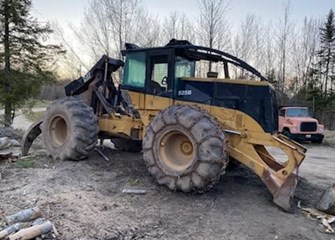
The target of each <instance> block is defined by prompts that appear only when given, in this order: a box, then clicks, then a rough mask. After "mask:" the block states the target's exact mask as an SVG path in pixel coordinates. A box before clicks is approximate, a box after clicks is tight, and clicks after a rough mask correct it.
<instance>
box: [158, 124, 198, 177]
mask: <svg viewBox="0 0 335 240" xmlns="http://www.w3.org/2000/svg"><path fill="white" fill-rule="evenodd" d="M158 144H159V145H158V146H159V151H158V155H159V156H158V157H159V160H160V162H161V163H162V164H163V166H164V168H166V169H167V170H168V171H171V172H172V173H185V172H187V171H188V169H189V168H190V166H192V164H193V163H194V159H195V152H194V150H193V149H194V147H193V143H192V141H191V138H190V137H189V136H188V135H187V134H186V133H185V132H183V131H180V130H172V131H168V132H166V133H164V134H163V135H162V137H161V138H160V139H159V142H158Z"/></svg>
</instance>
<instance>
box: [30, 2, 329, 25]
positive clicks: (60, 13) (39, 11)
mask: <svg viewBox="0 0 335 240" xmlns="http://www.w3.org/2000/svg"><path fill="white" fill-rule="evenodd" d="M32 2H33V14H34V15H35V16H36V17H37V18H38V19H40V20H42V21H57V22H59V23H60V24H61V25H63V26H64V25H67V24H68V23H71V24H75V25H76V24H79V23H80V20H81V18H82V16H83V12H84V10H85V8H88V2H89V0H32ZM284 2H285V1H284V0H231V9H230V11H229V12H228V18H229V19H230V20H231V25H232V26H233V27H234V28H237V27H238V26H239V24H240V22H241V21H242V19H244V17H245V16H246V15H247V14H249V13H253V14H255V15H256V16H258V17H261V19H262V20H263V21H269V20H272V21H273V22H275V21H277V20H278V19H279V17H280V16H281V14H282V11H283V5H284ZM143 4H144V6H146V8H147V9H148V10H149V12H151V13H152V14H154V15H157V16H159V17H162V18H164V17H165V16H167V15H168V14H169V13H170V12H172V11H182V12H184V13H186V14H187V15H188V16H189V17H190V18H195V16H197V14H198V13H199V11H198V7H197V0H143ZM331 8H333V9H334V10H335V0H291V14H292V15H291V17H292V20H293V22H302V20H303V19H304V17H305V16H314V17H317V18H324V17H325V16H326V14H327V13H328V12H329V10H330V9H331Z"/></svg>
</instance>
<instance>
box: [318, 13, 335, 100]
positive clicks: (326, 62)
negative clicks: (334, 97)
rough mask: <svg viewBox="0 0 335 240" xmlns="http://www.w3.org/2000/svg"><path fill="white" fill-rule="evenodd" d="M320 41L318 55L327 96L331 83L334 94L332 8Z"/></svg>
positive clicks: (334, 48) (334, 17)
mask: <svg viewBox="0 0 335 240" xmlns="http://www.w3.org/2000/svg"><path fill="white" fill-rule="evenodd" d="M320 43H321V49H320V51H319V53H318V55H319V58H320V65H321V70H322V75H323V82H322V85H323V93H324V95H325V97H327V91H328V88H329V84H330V94H332V91H333V79H334V74H335V73H334V70H335V16H334V11H333V10H332V9H331V10H330V11H329V14H328V15H327V20H326V22H325V23H324V26H323V27H322V28H320ZM329 81H330V82H329Z"/></svg>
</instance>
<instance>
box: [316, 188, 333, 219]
mask: <svg viewBox="0 0 335 240" xmlns="http://www.w3.org/2000/svg"><path fill="white" fill-rule="evenodd" d="M316 207H317V209H318V210H320V211H322V212H325V213H328V214H331V215H335V184H333V185H332V186H331V187H330V188H328V189H327V190H326V191H325V192H324V194H323V195H322V197H321V199H320V201H319V202H318V204H317V206H316Z"/></svg>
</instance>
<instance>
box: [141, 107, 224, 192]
mask: <svg viewBox="0 0 335 240" xmlns="http://www.w3.org/2000/svg"><path fill="white" fill-rule="evenodd" d="M226 147H227V146H226V139H225V135H224V133H223V131H222V129H221V128H220V126H219V125H218V123H217V122H216V121H215V120H214V118H212V117H211V116H210V115H209V114H208V113H207V112H205V111H203V110H201V109H199V108H196V107H193V106H171V107H169V108H167V109H166V110H163V111H162V112H160V113H159V114H157V116H156V117H155V118H154V119H153V120H152V121H151V122H150V124H149V125H148V127H147V129H146V134H145V136H144V140H143V158H144V161H145V163H146V165H147V167H148V170H149V173H150V174H151V175H152V176H153V177H154V178H155V179H156V181H157V182H158V184H160V185H165V186H167V187H168V188H169V189H170V190H172V191H175V190H179V191H182V192H190V191H196V192H202V191H205V190H207V189H209V188H211V187H212V186H213V185H214V184H215V183H216V182H218V180H219V178H220V175H221V174H222V173H224V169H225V168H226V165H227V162H228V156H227V149H226Z"/></svg>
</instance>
